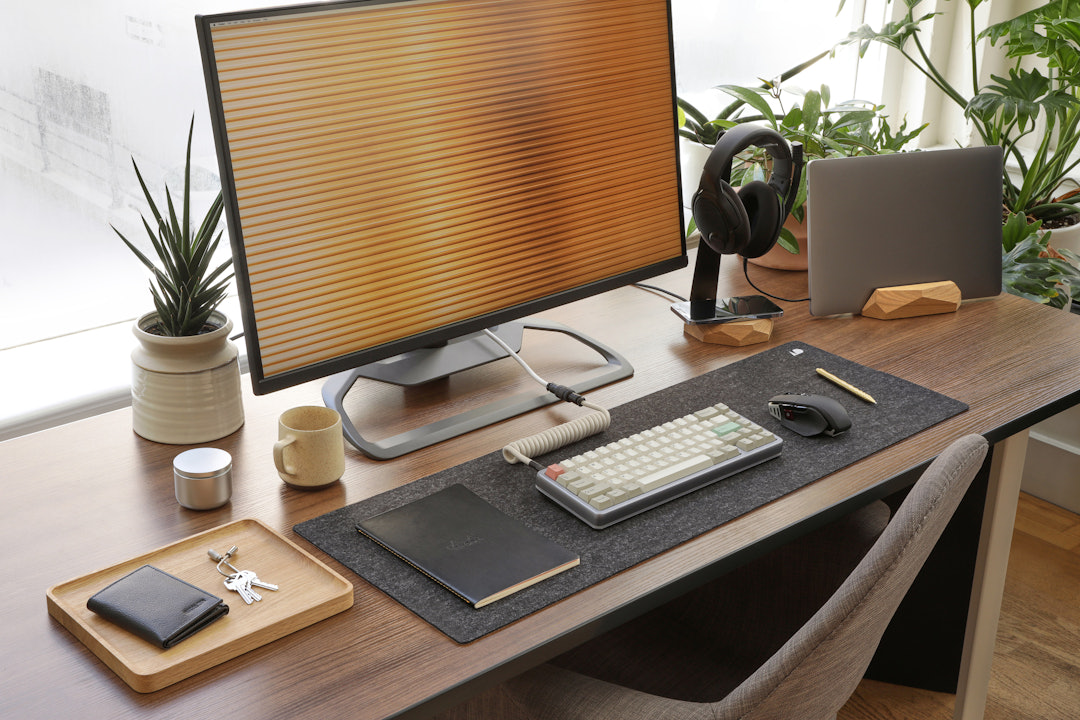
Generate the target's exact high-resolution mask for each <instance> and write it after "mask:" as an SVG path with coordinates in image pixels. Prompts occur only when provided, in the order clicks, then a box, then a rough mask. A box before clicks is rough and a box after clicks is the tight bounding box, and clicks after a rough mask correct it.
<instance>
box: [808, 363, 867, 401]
mask: <svg viewBox="0 0 1080 720" xmlns="http://www.w3.org/2000/svg"><path fill="white" fill-rule="evenodd" d="M817 371H818V375H820V376H821V377H823V378H825V379H826V380H829V381H830V382H834V383H836V384H837V385H839V386H840V387H842V388H844V389H845V390H847V391H848V392H849V393H851V394H852V395H855V396H856V397H861V398H862V399H863V400H865V401H866V402H872V403H874V404H875V405H876V404H877V400H875V399H874V398H872V397H870V395H869V394H867V393H865V392H863V391H862V390H860V389H859V388H857V387H855V386H854V385H852V384H851V383H849V382H846V381H844V380H841V379H840V378H838V377H836V376H835V375H833V374H832V373H831V372H829V371H828V370H822V369H821V368H818V369H817Z"/></svg>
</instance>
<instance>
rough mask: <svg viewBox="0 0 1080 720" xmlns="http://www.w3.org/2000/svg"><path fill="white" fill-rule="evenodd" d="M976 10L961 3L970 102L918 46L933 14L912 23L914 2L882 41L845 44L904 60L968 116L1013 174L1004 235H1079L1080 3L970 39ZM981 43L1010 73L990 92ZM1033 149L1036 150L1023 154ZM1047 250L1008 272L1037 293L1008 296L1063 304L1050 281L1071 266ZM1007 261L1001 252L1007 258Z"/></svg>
mask: <svg viewBox="0 0 1080 720" xmlns="http://www.w3.org/2000/svg"><path fill="white" fill-rule="evenodd" d="M981 2H982V0H966V5H967V11H968V15H969V17H968V18H967V22H966V23H965V26H966V27H967V28H970V33H971V35H972V37H971V39H970V46H971V54H972V55H971V65H972V67H971V78H972V84H971V91H970V92H969V93H964V92H963V91H961V89H960V88H958V87H956V86H955V85H953V84H952V83H950V82H949V81H948V80H947V79H946V77H945V75H944V73H942V72H941V70H940V69H939V68H938V67H937V66H936V65H935V63H934V61H933V57H932V55H931V54H930V53H928V52H927V51H926V48H925V47H924V45H923V43H922V42H921V38H920V34H921V32H922V26H923V25H924V24H925V23H926V22H927V21H928V20H930V19H931V18H932V17H934V15H935V14H936V13H927V14H923V15H919V14H917V6H918V5H919V2H912V1H910V0H909V1H908V2H907V7H906V10H905V12H904V14H903V16H902V17H901V18H900V19H899V20H897V21H895V22H892V23H888V24H886V25H885V26H883V27H882V29H881V30H878V31H875V30H873V29H871V28H869V27H866V26H864V27H862V28H860V29H859V30H857V31H855V32H854V33H852V34H851V35H850V36H849V38H848V40H847V42H852V43H859V44H860V48H861V50H865V48H866V46H867V45H868V44H869V43H871V42H880V43H884V44H885V45H887V46H889V47H891V48H894V49H895V50H897V51H898V52H900V54H901V55H902V56H903V57H904V58H905V60H906V61H908V62H909V63H911V64H912V65H913V66H914V67H915V68H916V69H918V70H919V71H920V72H921V73H922V74H923V75H925V76H926V77H927V78H928V79H929V81H930V82H931V83H933V84H934V85H935V86H936V87H937V88H939V89H940V90H941V91H942V93H943V94H944V95H945V97H947V98H948V99H949V100H951V101H952V102H953V103H955V104H956V105H958V106H959V107H961V108H962V109H963V110H964V114H965V117H966V118H967V119H968V120H969V122H970V123H971V126H972V127H973V128H974V130H975V132H976V133H977V134H978V135H979V137H980V139H981V140H982V142H983V143H984V144H987V145H992V144H994V145H1000V146H1001V147H1002V149H1003V151H1004V153H1005V156H1006V160H1007V163H1008V164H1011V165H1013V166H1014V167H1015V168H1016V170H1015V172H1010V171H1008V170H1006V172H1005V173H1004V174H1003V177H1002V195H1003V204H1004V207H1003V213H1002V217H1003V222H1005V224H1006V227H1007V226H1008V223H1009V222H1010V221H1011V218H1012V217H1013V216H1016V215H1019V216H1020V217H1024V218H1026V219H1027V221H1028V222H1029V223H1030V224H1032V225H1033V226H1034V227H1033V228H1032V229H1031V230H1032V232H1035V231H1037V230H1040V229H1043V230H1046V229H1050V230H1053V231H1054V233H1056V234H1057V235H1059V236H1062V235H1064V232H1063V230H1064V229H1065V228H1068V227H1070V226H1072V227H1077V226H1080V192H1077V191H1075V190H1070V189H1069V187H1068V182H1069V180H1070V175H1071V173H1072V172H1073V171H1074V170H1075V169H1076V168H1077V165H1078V162H1080V161H1078V160H1076V159H1075V153H1076V151H1077V149H1078V143H1080V86H1078V84H1080V0H1064V1H1062V0H1054V1H1052V2H1048V3H1046V4H1045V5H1043V6H1041V7H1038V8H1035V9H1034V10H1031V11H1029V12H1025V13H1022V14H1020V15H1018V16H1017V17H1015V18H1013V19H1012V20H1008V21H1005V22H1001V23H996V24H994V25H991V26H989V27H987V28H985V29H984V30H982V31H981V32H978V33H976V32H975V28H976V27H977V24H976V23H977V17H976V8H977V7H978V6H979V5H980V4H981ZM841 6H842V3H841ZM983 38H986V39H988V40H989V41H990V43H991V44H995V45H996V44H997V43H999V42H1000V43H1001V45H1002V46H1003V47H1004V48H1005V50H1006V56H1007V58H1011V59H1012V61H1013V66H1012V67H1011V68H1009V70H1008V77H1005V76H1002V75H991V76H990V77H991V81H990V82H987V83H985V84H982V85H980V83H979V78H980V77H981V74H980V72H979V68H978V62H977V58H976V55H975V45H976V41H977V40H980V39H983ZM1044 71H1045V73H1044ZM1040 133H1041V139H1040V135H1039V134H1040ZM1032 140H1035V141H1036V142H1035V143H1034V145H1033V146H1030V147H1025V145H1026V144H1027V141H1032ZM1047 242H1049V239H1048V240H1047ZM1077 247H1080V245H1076V246H1074V249H1075V248H1077ZM1047 249H1048V251H1047V252H1044V253H1042V255H1041V257H1034V258H1032V257H1028V262H1026V263H1024V264H1023V266H1022V267H1020V268H1014V269H1022V270H1024V271H1027V272H1030V273H1032V275H1031V281H1032V282H1034V283H1036V284H1039V285H1040V287H1041V290H1040V291H1039V292H1029V291H1022V292H1021V291H1019V288H1021V287H1025V286H1026V284H1025V283H1017V282H1008V281H1007V282H1006V283H1005V287H1006V289H1008V290H1009V291H1010V292H1015V293H1016V294H1019V295H1022V296H1024V297H1030V298H1032V299H1037V300H1038V301H1040V302H1052V301H1051V298H1060V295H1059V294H1058V291H1059V289H1060V287H1059V285H1058V284H1057V282H1056V280H1054V279H1053V278H1056V277H1057V275H1058V273H1057V271H1056V270H1055V268H1054V267H1052V265H1054V264H1055V263H1060V262H1066V261H1067V262H1070V263H1072V264H1073V265H1074V269H1075V263H1076V256H1075V255H1073V254H1071V253H1070V254H1069V255H1067V256H1066V255H1065V254H1063V253H1055V252H1054V251H1051V250H1049V246H1047ZM1010 252H1011V250H1010V249H1009V248H1008V247H1006V246H1003V253H1005V255H1006V256H1007V255H1008V254H1009V253H1010ZM1039 265H1041V267H1038V266H1039ZM1007 271H1008V270H1007V269H1006V272H1007ZM1029 290H1030V288H1029ZM1053 302H1054V303H1055V304H1056V302H1057V301H1056V300H1055V301H1053Z"/></svg>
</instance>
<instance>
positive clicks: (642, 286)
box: [634, 283, 686, 302]
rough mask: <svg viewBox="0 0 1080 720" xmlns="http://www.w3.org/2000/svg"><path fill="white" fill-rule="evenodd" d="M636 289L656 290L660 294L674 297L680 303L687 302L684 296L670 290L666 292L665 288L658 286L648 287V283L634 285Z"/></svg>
mask: <svg viewBox="0 0 1080 720" xmlns="http://www.w3.org/2000/svg"><path fill="white" fill-rule="evenodd" d="M634 287H639V288H644V289H645V290H654V291H656V292H658V293H662V294H664V295H668V296H670V297H673V298H675V299H676V300H678V301H679V302H686V298H684V297H683V296H682V295H677V294H676V293H673V292H671V291H670V290H665V289H664V288H662V287H657V286H656V285H647V284H646V283H634Z"/></svg>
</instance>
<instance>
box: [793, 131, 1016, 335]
mask: <svg viewBox="0 0 1080 720" xmlns="http://www.w3.org/2000/svg"><path fill="white" fill-rule="evenodd" d="M1002 168H1003V165H1002V151H1001V148H1000V147H998V146H996V145H995V146H992V147H977V148H961V149H955V150H926V151H919V152H910V153H898V154H893V155H870V156H865V157H854V158H827V159H823V160H813V161H811V162H810V163H808V165H807V192H808V196H807V234H808V240H807V242H808V246H809V269H810V273H809V282H810V312H811V313H812V314H814V315H837V314H842V313H858V312H860V311H861V310H862V308H863V305H865V304H866V301H867V300H868V299H869V298H870V295H871V294H872V293H873V291H874V290H875V289H877V288H879V287H891V286H894V285H911V284H915V283H923V282H934V281H938V280H952V281H953V282H955V283H956V284H957V286H958V287H959V288H960V294H961V296H962V297H963V298H964V299H969V298H977V297H990V296H994V295H997V294H998V293H1000V292H1001V174H1002Z"/></svg>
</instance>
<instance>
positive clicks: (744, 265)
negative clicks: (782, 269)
mask: <svg viewBox="0 0 1080 720" xmlns="http://www.w3.org/2000/svg"><path fill="white" fill-rule="evenodd" d="M749 265H750V261H749V260H747V259H746V258H743V261H742V271H743V275H744V276H746V282H748V283H750V287H752V288H754V289H755V290H757V291H758V292H759V293H761V294H762V295H764V296H766V297H771V298H772V299H773V300H780V301H781V302H810V298H808V297H805V298H799V299H798V300H792V299H791V298H782V297H779V296H777V295H770V294H769V293H767V292H765V291H764V290H762V289H761V288H759V287H758V286H757V285H755V284H754V281H753V280H751V279H750V271H749V268H748V266H749Z"/></svg>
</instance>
